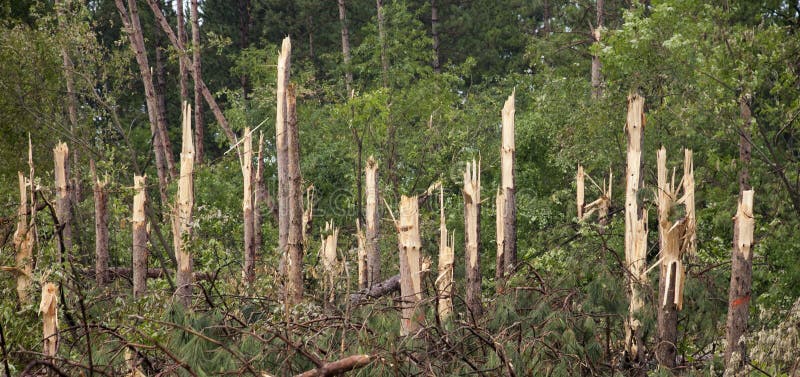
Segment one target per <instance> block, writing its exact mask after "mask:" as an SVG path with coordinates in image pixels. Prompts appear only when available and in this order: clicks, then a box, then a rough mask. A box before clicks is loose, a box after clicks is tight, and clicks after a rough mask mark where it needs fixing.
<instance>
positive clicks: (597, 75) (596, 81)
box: [592, 0, 604, 99]
mask: <svg viewBox="0 0 800 377" xmlns="http://www.w3.org/2000/svg"><path fill="white" fill-rule="evenodd" d="M603 2H604V0H597V7H596V12H597V13H596V18H595V27H594V30H592V38H593V39H594V42H595V43H600V37H601V33H602V31H603ZM602 68H603V64H602V63H601V62H600V56H599V55H597V54H592V98H594V99H597V98H600V97H601V96H602V95H603V77H602V75H601V72H600V70H601V69H602Z"/></svg>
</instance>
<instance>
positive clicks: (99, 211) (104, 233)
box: [90, 161, 109, 287]
mask: <svg viewBox="0 0 800 377" xmlns="http://www.w3.org/2000/svg"><path fill="white" fill-rule="evenodd" d="M90 166H91V170H92V180H93V181H94V190H93V192H94V233H95V239H94V254H95V261H94V266H95V267H94V273H95V279H96V280H97V285H98V286H101V287H102V286H104V285H106V283H108V282H109V276H108V189H107V188H106V186H108V177H106V178H105V179H103V180H100V178H98V177H97V173H96V171H95V167H94V161H92V162H91V165H90Z"/></svg>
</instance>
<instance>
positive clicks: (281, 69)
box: [275, 37, 292, 273]
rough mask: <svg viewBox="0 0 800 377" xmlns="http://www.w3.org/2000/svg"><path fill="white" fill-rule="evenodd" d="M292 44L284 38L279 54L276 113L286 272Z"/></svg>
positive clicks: (280, 218) (280, 239) (280, 245)
mask: <svg viewBox="0 0 800 377" xmlns="http://www.w3.org/2000/svg"><path fill="white" fill-rule="evenodd" d="M291 55H292V44H291V40H290V39H289V37H286V38H284V40H283V43H282V44H281V51H280V53H279V54H278V80H277V111H276V115H275V149H276V155H277V157H276V162H277V168H278V250H279V251H280V253H281V261H280V265H279V268H278V269H279V271H280V272H281V273H284V272H285V264H286V258H287V254H288V252H289V251H288V249H287V247H286V245H287V241H288V237H289V166H288V158H289V157H288V156H289V149H288V145H287V133H288V132H287V126H286V120H287V113H286V111H287V109H286V87H287V86H289V75H290V72H291V68H290V67H291Z"/></svg>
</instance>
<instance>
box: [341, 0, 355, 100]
mask: <svg viewBox="0 0 800 377" xmlns="http://www.w3.org/2000/svg"><path fill="white" fill-rule="evenodd" d="M337 2H338V4H339V23H340V24H341V27H342V58H343V59H342V60H343V61H344V85H345V88H346V89H347V96H350V91H351V90H352V89H351V88H350V87H351V85H352V83H353V72H352V71H351V70H350V29H349V28H348V27H347V8H346V7H345V4H344V2H345V0H338V1H337Z"/></svg>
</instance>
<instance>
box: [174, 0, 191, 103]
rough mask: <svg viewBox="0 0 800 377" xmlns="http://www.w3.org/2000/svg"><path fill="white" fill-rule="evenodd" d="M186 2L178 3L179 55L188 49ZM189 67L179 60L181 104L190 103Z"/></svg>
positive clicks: (178, 0)
mask: <svg viewBox="0 0 800 377" xmlns="http://www.w3.org/2000/svg"><path fill="white" fill-rule="evenodd" d="M183 2H184V0H177V1H176V12H177V17H176V18H177V21H176V24H177V29H178V54H183V51H185V49H186V43H187V38H186V17H185V16H184V12H183V4H184V3H183ZM188 70H189V67H187V66H186V61H185V60H184V59H180V58H178V72H179V75H180V80H179V81H180V87H181V103H184V102H187V101H189V71H188Z"/></svg>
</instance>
